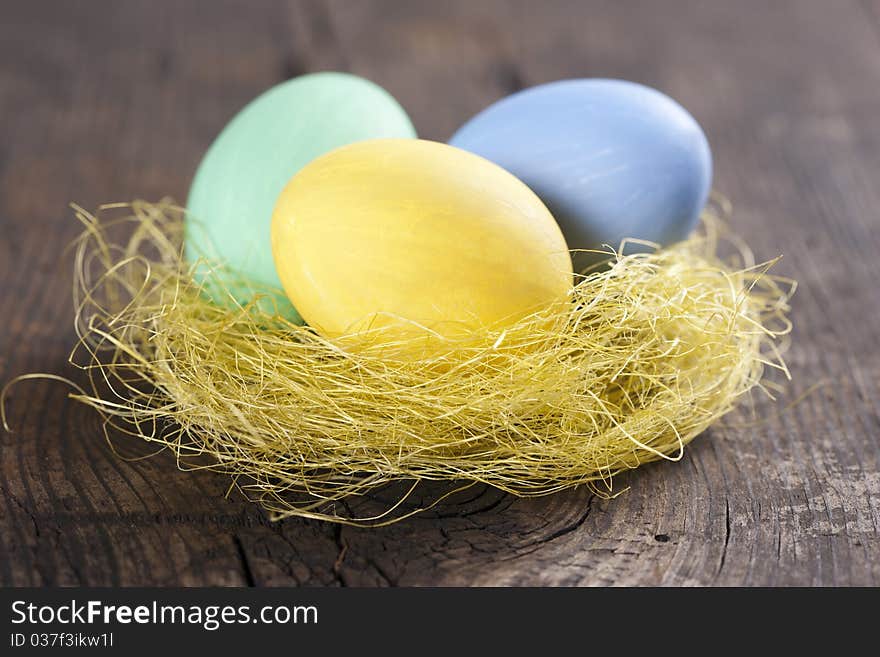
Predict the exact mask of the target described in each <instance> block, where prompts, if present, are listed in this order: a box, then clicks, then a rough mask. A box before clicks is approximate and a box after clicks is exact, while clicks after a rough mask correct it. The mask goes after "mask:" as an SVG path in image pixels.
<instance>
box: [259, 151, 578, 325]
mask: <svg viewBox="0 0 880 657" xmlns="http://www.w3.org/2000/svg"><path fill="white" fill-rule="evenodd" d="M272 254H273V256H274V259H275V267H276V269H277V271H278V275H279V277H280V279H281V282H282V284H283V286H284V290H285V292H286V293H287V295H288V296H289V297H290V300H291V301H292V302H293V304H294V306H296V308H297V309H298V310H299V312H300V313H301V314H302V316H303V318H304V319H305V320H306V322H307V323H308V324H309V325H310V326H312V327H313V328H315V329H316V330H317V331H318V332H319V333H321V334H322V335H324V336H326V337H331V338H334V337H339V336H345V335H349V336H350V335H352V334H355V335H357V334H362V333H363V332H365V331H366V332H371V331H373V332H374V331H376V330H379V331H381V332H382V335H383V336H384V338H383V339H385V340H388V339H395V338H400V339H401V340H408V339H410V338H411V337H412V336H413V335H414V334H418V333H419V332H421V333H424V334H425V335H431V336H433V337H434V339H439V340H440V341H441V342H442V341H444V340H445V339H453V338H457V337H460V336H462V335H475V334H480V333H487V332H492V331H499V330H503V329H504V328H505V327H507V326H509V325H511V324H512V323H514V322H516V321H517V320H519V319H522V318H523V317H524V316H526V315H528V314H530V313H532V312H535V311H540V310H542V309H544V308H546V307H548V306H550V305H552V304H554V303H559V302H564V301H565V300H566V299H567V297H568V294H569V292H570V290H571V287H572V265H571V258H570V256H569V252H568V247H567V245H566V243H565V239H564V238H563V236H562V232H561V231H560V229H559V226H558V225H557V224H556V221H555V220H554V219H553V216H552V215H551V214H550V212H549V211H548V210H547V208H546V207H545V206H544V204H543V203H542V202H541V201H540V199H539V198H538V197H537V196H536V195H535V194H534V193H533V192H532V191H531V190H530V189H529V188H528V187H527V186H526V185H525V184H523V183H522V182H520V181H519V180H518V179H517V178H516V177H514V176H513V175H512V174H510V173H508V172H507V171H505V170H504V169H502V168H501V167H499V166H497V165H495V164H493V163H491V162H489V161H488V160H485V159H483V158H481V157H479V156H477V155H473V154H471V153H468V152H465V151H463V150H460V149H457V148H454V147H452V146H448V145H446V144H440V143H437V142H432V141H425V140H417V139H376V140H371V141H363V142H358V143H355V144H351V145H348V146H343V147H342V148H338V149H336V150H334V151H332V152H330V153H328V154H326V155H323V156H321V157H319V158H317V159H315V160H313V161H312V162H311V163H309V164H308V165H307V166H305V167H304V168H303V169H301V170H300V171H299V172H298V173H297V174H296V175H295V176H294V177H293V178H291V180H290V181H289V182H288V183H287V186H286V187H285V188H284V190H283V191H282V192H281V195H280V196H279V197H278V201H277V203H276V205H275V210H274V213H273V216H272Z"/></svg>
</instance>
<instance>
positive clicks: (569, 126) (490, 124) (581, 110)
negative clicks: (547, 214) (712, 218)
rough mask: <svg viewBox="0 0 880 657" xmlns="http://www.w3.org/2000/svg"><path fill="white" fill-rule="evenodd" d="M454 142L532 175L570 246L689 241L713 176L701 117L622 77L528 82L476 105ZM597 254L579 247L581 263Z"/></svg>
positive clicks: (524, 176)
mask: <svg viewBox="0 0 880 657" xmlns="http://www.w3.org/2000/svg"><path fill="white" fill-rule="evenodd" d="M449 143H450V144H451V145H453V146H457V147H459V148H463V149H465V150H468V151H471V152H473V153H476V154H478V155H481V156H483V157H485V158H487V159H489V160H491V161H493V162H495V163H496V164H498V165H500V166H502V167H504V168H505V169H507V170H508V171H510V172H511V173H513V174H514V175H516V176H517V177H518V178H520V180H522V181H523V182H524V183H526V184H527V185H528V186H529V187H530V188H531V189H532V190H533V191H534V192H535V193H536V194H537V195H538V196H539V197H541V199H542V200H543V201H544V203H545V204H546V205H547V207H548V208H549V209H550V211H551V212H552V213H553V216H554V217H555V218H556V220H557V221H558V222H559V225H560V226H561V228H562V231H563V233H564V234H565V237H566V240H567V241H568V245H569V247H571V248H572V249H599V248H601V247H602V245H603V244H607V245H610V246H612V247H614V248H617V247H618V246H619V245H620V242H621V240H622V239H624V238H627V237H630V238H637V239H641V240H648V241H651V242H656V243H659V244H661V245H667V244H670V243H673V242H677V241H679V240H682V239H684V238H686V237H687V236H688V234H689V233H690V232H691V231H692V230H693V229H694V227H695V226H696V224H697V222H698V219H699V215H700V212H701V210H702V208H703V206H704V205H705V203H706V199H707V197H708V194H709V189H710V185H711V180H712V157H711V153H710V150H709V145H708V142H707V140H706V137H705V135H704V134H703V131H702V129H701V128H700V126H699V125H698V124H697V122H696V121H695V120H694V118H693V117H692V116H691V115H690V114H689V113H688V112H687V111H686V110H685V109H684V108H683V107H682V106H681V105H679V104H678V103H677V102H675V101H674V100H672V99H671V98H669V97H668V96H666V95H664V94H662V93H661V92H659V91H657V90H655V89H651V88H650V87H646V86H643V85H640V84H636V83H634V82H627V81H623V80H605V79H576V80H563V81H559V82H552V83H549V84H544V85H540V86H537V87H533V88H530V89H526V90H524V91H521V92H518V93H516V94H513V95H512V96H509V97H507V98H504V99H502V100H500V101H498V102H497V103H495V104H494V105H491V106H490V107H488V108H487V109H485V110H484V111H482V112H480V113H479V114H477V115H476V116H475V117H474V118H472V119H471V120H470V121H468V122H467V123H466V124H465V125H464V126H462V127H461V128H460V129H459V130H458V131H457V132H456V133H455V135H454V136H453V137H452V139H451V140H450V142H449ZM635 248H636V249H638V248H639V247H635ZM628 251H629V249H628ZM594 259H595V257H594V256H584V255H578V256H576V257H575V265H576V266H579V265H585V264H588V263H589V262H591V261H592V260H594Z"/></svg>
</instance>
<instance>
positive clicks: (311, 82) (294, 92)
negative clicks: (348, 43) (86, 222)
mask: <svg viewBox="0 0 880 657" xmlns="http://www.w3.org/2000/svg"><path fill="white" fill-rule="evenodd" d="M414 136H415V130H414V129H413V126H412V123H411V122H410V120H409V118H408V117H407V115H406V113H405V112H404V110H403V109H402V108H401V107H400V105H399V104H398V103H397V101H395V100H394V98H392V97H391V96H390V95H389V94H388V93H387V92H386V91H385V90H383V89H382V88H381V87H379V86H377V85H375V84H374V83H372V82H370V81H368V80H365V79H363V78H360V77H357V76H355V75H350V74H347V73H336V72H323V73H314V74H310V75H305V76H302V77H298V78H294V79H292V80H289V81H287V82H284V83H282V84H279V85H277V86H275V87H273V88H271V89H269V90H268V91H266V92H265V93H263V94H262V95H261V96H259V97H258V98H256V99H255V100H254V101H252V102H251V103H250V104H249V105H247V106H246V107H245V108H244V109H243V110H241V112H239V113H238V114H237V115H236V116H235V117H234V118H233V119H232V120H231V121H230V122H229V124H228V125H227V126H226V127H225V128H224V129H223V131H222V132H221V133H220V135H219V136H218V137H217V139H216V140H215V141H214V143H213V144H212V145H211V147H210V148H209V150H208V151H207V153H206V154H205V156H204V159H203V160H202V162H201V164H200V165H199V167H198V169H197V171H196V174H195V178H194V179H193V182H192V186H191V188H190V192H189V198H188V201H187V209H188V211H189V215H190V216H189V217H188V219H187V225H186V256H187V258H188V259H189V260H190V261H195V260H196V259H198V258H199V257H205V258H208V259H210V260H212V261H217V262H221V263H223V265H224V266H225V267H227V268H228V271H229V272H230V280H231V276H232V275H234V276H235V277H236V279H240V280H241V281H246V282H253V283H255V284H258V285H261V286H270V287H274V288H277V289H280V287H281V281H280V280H279V278H278V275H277V273H276V271H275V265H274V263H273V260H272V249H271V243H270V223H271V218H272V209H273V208H274V206H275V202H276V200H277V198H278V195H279V194H280V193H281V190H282V189H283V188H284V186H285V184H286V183H287V181H288V180H289V179H290V177H291V176H292V175H293V174H295V173H296V172H297V171H299V170H300V169H301V168H302V167H303V166H305V165H306V164H308V163H309V162H311V161H312V160H313V159H314V158H316V157H318V156H320V155H323V154H324V153H327V152H328V151H331V150H333V149H335V148H337V147H339V146H342V145H345V144H349V143H352V142H356V141H360V140H364V139H372V138H377V137H414ZM200 275H202V276H204V271H201V272H200ZM229 287H232V288H233V291H232V293H233V295H235V296H238V298H237V299H236V301H237V302H239V303H246V302H247V301H248V295H249V294H250V293H251V291H250V290H249V289H246V288H247V286H246V285H243V284H242V285H239V284H237V283H235V284H233V283H230V285H229ZM214 296H215V298H216V299H217V300H218V301H220V302H226V303H228V302H230V301H231V298H230V295H229V294H228V293H215V295H214ZM279 297H280V299H278V300H277V301H278V306H279V308H280V309H281V311H282V313H283V314H286V315H287V316H288V317H290V318H291V319H294V320H298V319H299V316H298V315H297V314H296V311H295V310H294V309H293V308H292V307H291V306H290V305H289V302H288V301H287V299H286V298H285V297H284V295H281V294H279Z"/></svg>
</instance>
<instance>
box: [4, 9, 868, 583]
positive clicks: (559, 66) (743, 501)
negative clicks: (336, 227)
mask: <svg viewBox="0 0 880 657" xmlns="http://www.w3.org/2000/svg"><path fill="white" fill-rule="evenodd" d="M0 12H2V16H0V131H2V133H0V134H2V139H0V229H2V230H0V282H2V285H0V317H2V318H3V322H2V325H0V382H4V381H6V380H7V379H9V378H10V377H12V376H15V375H17V374H21V373H24V372H31V371H43V372H56V373H61V374H64V375H67V376H72V377H73V378H74V379H76V378H77V375H76V373H75V372H74V371H72V369H71V368H70V367H69V366H68V365H67V364H66V359H67V355H68V351H69V349H70V348H71V346H72V344H73V337H74V336H73V331H72V328H71V313H72V309H71V303H70V299H69V297H70V285H71V274H70V271H71V262H70V258H69V257H67V256H65V255H63V251H64V247H65V245H66V244H67V242H68V241H69V240H70V239H71V238H72V237H73V236H74V235H75V234H76V232H77V227H76V224H75V221H74V220H73V218H72V215H71V213H70V212H69V211H68V210H67V207H66V206H67V203H69V202H70V201H75V202H77V203H79V204H81V205H83V206H85V207H94V206H96V205H97V204H99V203H102V202H108V201H116V200H130V199H132V198H135V197H140V198H148V199H157V198H159V197H161V196H163V195H172V196H174V197H176V198H177V199H183V198H184V197H185V194H186V190H187V187H188V184H189V180H190V177H191V175H192V173H193V171H194V169H195V166H196V164H197V163H198V160H199V158H200V157H201V154H202V153H203V152H204V150H205V148H206V147H207V145H208V144H209V143H210V141H211V140H212V139H213V138H214V136H215V135H216V134H217V132H218V131H219V130H220V128H221V127H222V126H223V125H224V123H225V122H226V121H227V120H228V119H229V118H230V117H231V116H232V115H233V114H234V113H235V112H236V111H237V110H238V109H239V108H240V107H242V106H243V105H244V104H245V103H246V102H247V101H248V100H249V99H251V98H252V97H253V96H255V95H256V94H258V93H259V92H260V91H262V90H263V89H265V88H266V87H268V86H270V85H272V84H274V83H276V82H279V81H281V80H282V79H285V78H287V77H290V76H293V75H298V74H300V73H303V72H306V71H311V70H320V69H326V68H334V69H343V70H350V71H353V72H355V73H359V74H362V75H365V76H367V77H369V78H371V79H373V80H375V81H376V82H378V83H379V84H381V85H383V86H385V87H386V88H387V89H389V90H390V91H391V92H392V93H393V94H394V95H395V96H397V98H398V99H400V101H401V102H402V103H403V104H404V106H405V107H406V108H407V109H408V111H409V112H410V114H411V116H412V118H413V120H414V122H415V124H416V126H417V128H418V130H419V132H420V134H421V135H423V136H425V137H428V138H433V139H441V140H442V139H446V138H447V137H448V136H449V135H450V134H451V133H452V131H453V130H454V129H455V128H456V127H457V126H458V125H460V124H461V123H462V122H463V121H464V120H465V119H467V118H468V117H469V116H471V115H472V114H473V113H475V112H476V111H478V110H480V109H481V108H482V107H484V106H486V105H487V104H488V103H490V102H492V101H493V100H495V99H497V98H500V97H502V96H504V95H505V94H508V93H510V92H512V91H514V90H516V89H519V88H521V87H523V86H530V85H533V84H537V83H541V82H545V81H549V80H552V79H557V78H563V77H574V76H607V77H622V78H628V79H633V80H637V81H640V82H644V83H647V84H650V85H653V86H656V87H658V88H660V89H662V90H664V91H666V92H667V93H669V94H671V95H672V96H674V97H676V98H677V99H679V100H680V101H681V102H682V103H683V104H684V105H685V106H686V107H688V108H689V109H691V111H692V112H693V113H694V115H695V116H696V117H697V119H698V120H699V121H700V122H701V123H702V124H703V126H704V128H705V129H706V132H707V133H708V135H709V138H710V141H711V143H712V146H713V150H714V153H715V164H716V177H715V187H716V188H717V189H718V190H720V191H721V192H723V193H725V194H726V195H728V196H729V197H730V198H732V199H733V200H734V203H735V207H736V214H735V220H734V223H735V227H736V229H737V230H738V231H739V232H740V233H741V234H743V235H744V236H746V237H747V238H748V240H749V241H750V243H751V244H752V245H753V246H754V247H755V249H756V251H757V255H758V256H759V257H761V258H769V257H772V256H775V255H777V254H779V253H784V255H785V257H784V259H783V262H782V264H781V265H780V267H779V273H783V274H786V275H789V276H793V277H795V278H797V279H798V280H799V282H800V284H801V287H800V291H799V293H798V295H797V297H796V298H795V303H794V316H793V317H794V321H795V326H796V328H795V332H794V335H793V336H792V347H791V350H790V352H789V354H788V358H787V360H788V362H789V364H790V367H791V370H792V372H793V374H794V382H793V383H792V385H791V387H790V388H791V394H790V395H789V398H794V397H796V396H797V394H798V393H799V392H802V391H805V390H807V389H808V388H809V387H810V386H812V385H813V384H815V383H821V384H823V385H821V386H820V387H819V388H818V390H817V391H816V392H814V393H813V394H811V395H809V396H807V397H806V398H805V399H804V400H803V401H802V402H801V403H799V404H797V405H795V406H794V407H793V408H791V409H790V410H787V411H785V412H781V413H779V412H778V411H780V410H782V406H783V404H782V403H776V404H774V403H770V402H769V401H767V400H764V399H761V398H760V397H756V399H755V413H756V415H757V416H758V417H762V418H765V421H764V422H762V423H759V424H757V425H755V424H752V425H749V424H747V423H744V422H742V421H741V422H740V424H739V426H730V423H728V426H724V427H719V428H713V429H712V430H710V431H708V432H707V433H706V435H704V436H702V437H701V438H700V439H698V440H697V441H696V442H695V443H694V444H693V446H692V447H691V448H690V449H689V451H688V453H687V456H686V458H685V459H684V460H683V461H682V462H681V463H678V464H655V465H650V466H647V467H644V468H641V469H640V470H638V471H636V472H633V473H631V474H629V475H626V476H623V477H621V478H620V479H619V480H618V482H617V483H618V485H619V487H620V489H621V490H622V489H624V488H626V487H629V490H628V491H627V492H626V493H624V494H622V495H620V496H619V497H617V498H615V499H613V500H602V499H596V498H593V497H592V496H591V495H590V494H589V493H588V491H586V490H575V491H570V492H568V493H564V494H559V495H555V496H552V497H548V498H544V499H540V500H521V499H515V498H512V497H509V496H506V495H502V494H499V493H498V492H496V491H494V490H492V489H487V488H479V489H472V490H471V491H469V492H467V493H463V494H462V495H461V496H460V497H459V499H457V500H455V501H454V502H453V503H449V504H445V505H444V506H443V507H442V508H439V509H436V510H435V511H433V512H431V513H428V514H425V515H423V516H419V517H416V518H414V519H412V520H410V521H407V522H405V523H401V524H399V525H396V526H392V527H389V528H385V529H371V530H360V529H350V528H340V527H337V526H333V525H329V524H322V523H317V522H312V521H303V520H295V519H294V520H287V521H284V522H280V523H276V524H272V523H269V522H268V521H267V519H266V517H265V515H264V514H263V513H261V512H260V511H259V509H258V508H257V507H255V506H254V505H252V504H250V503H248V502H246V501H244V500H242V499H240V498H239V497H238V496H236V495H232V496H231V497H230V498H226V497H224V494H225V492H226V488H227V485H228V481H227V480H226V479H225V478H224V477H222V476H219V475H214V474H210V473H184V472H179V471H178V470H177V469H176V468H175V466H174V462H173V460H172V459H171V458H170V456H167V455H159V456H157V457H155V458H152V459H147V460H141V461H135V462H128V461H123V460H121V459H119V458H117V457H115V456H114V455H113V453H112V452H111V451H110V449H109V448H108V446H107V444H106V443H105V442H104V440H103V434H102V431H101V427H100V425H99V424H98V419H97V418H96V416H95V415H94V413H92V412H90V411H89V410H88V409H86V408H83V407H81V406H79V405H77V404H74V403H72V402H70V401H69V400H68V399H67V397H66V395H67V392H68V391H67V390H66V389H65V387H64V386H62V385H59V384H51V383H31V382H26V383H23V384H21V385H19V386H17V387H16V388H14V389H13V390H12V393H11V395H10V399H9V411H10V420H11V423H12V424H13V426H14V429H15V431H14V433H12V434H5V433H3V434H0V528H2V531H0V582H2V583H3V584H4V585H46V584H89V585H136V584H148V585H173V584H184V585H204V584H221V585H246V584H255V585H291V584H293V585H296V584H311V585H345V586H351V585H395V584H399V585H424V584H433V585H437V584H439V585H447V584H460V585H473V584H477V585H505V584H514V585H522V584H554V585H555V584H560V585H605V584H616V585H623V584H642V585H658V584H659V585H706V584H717V585H791V584H797V585H878V584H880V531H878V527H880V440H878V439H880V405H878V399H880V350H878V349H877V348H876V343H877V336H878V333H877V327H878V326H880V293H878V291H877V286H876V281H877V280H878V279H880V259H878V257H877V254H878V253H880V213H878V208H880V185H878V171H880V130H877V127H876V117H877V115H878V113H880V5H878V3H877V2H876V1H874V2H870V3H860V2H857V1H855V0H841V1H839V2H834V3H830V2H826V1H824V0H784V1H783V0H780V1H779V2H773V3H763V2H757V1H749V2H737V3H721V2H717V3H705V2H696V1H693V2H689V1H686V0H675V1H671V2H664V3H644V2H613V1H611V0H609V1H607V2H574V1H572V2H562V1H558V2H556V1H554V2H541V3H537V2H528V1H522V2H501V1H494V2H479V3H477V2H472V1H471V0H460V1H456V2H443V3H429V2H393V1H390V0H389V1H386V2H357V3H354V2H312V1H308V2H306V1H304V2H295V3H281V2H260V3H248V2H244V1H241V2H233V1H223V2H216V1H211V2H193V1H189V0H186V1H184V2H175V3H170V2H169V3H162V4H161V6H157V3H153V2H146V1H143V2H126V3H118V2H112V1H110V0H100V1H92V2H88V3H67V2H60V1H59V2H48V1H46V0H39V1H29V2H19V3H7V4H5V5H4V6H3V8H2V9H0ZM740 419H741V420H742V418H740ZM745 419H746V420H748V418H745ZM124 447H125V449H126V451H127V452H130V453H138V450H140V453H143V448H142V446H139V445H136V444H131V445H125V446H124Z"/></svg>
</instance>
